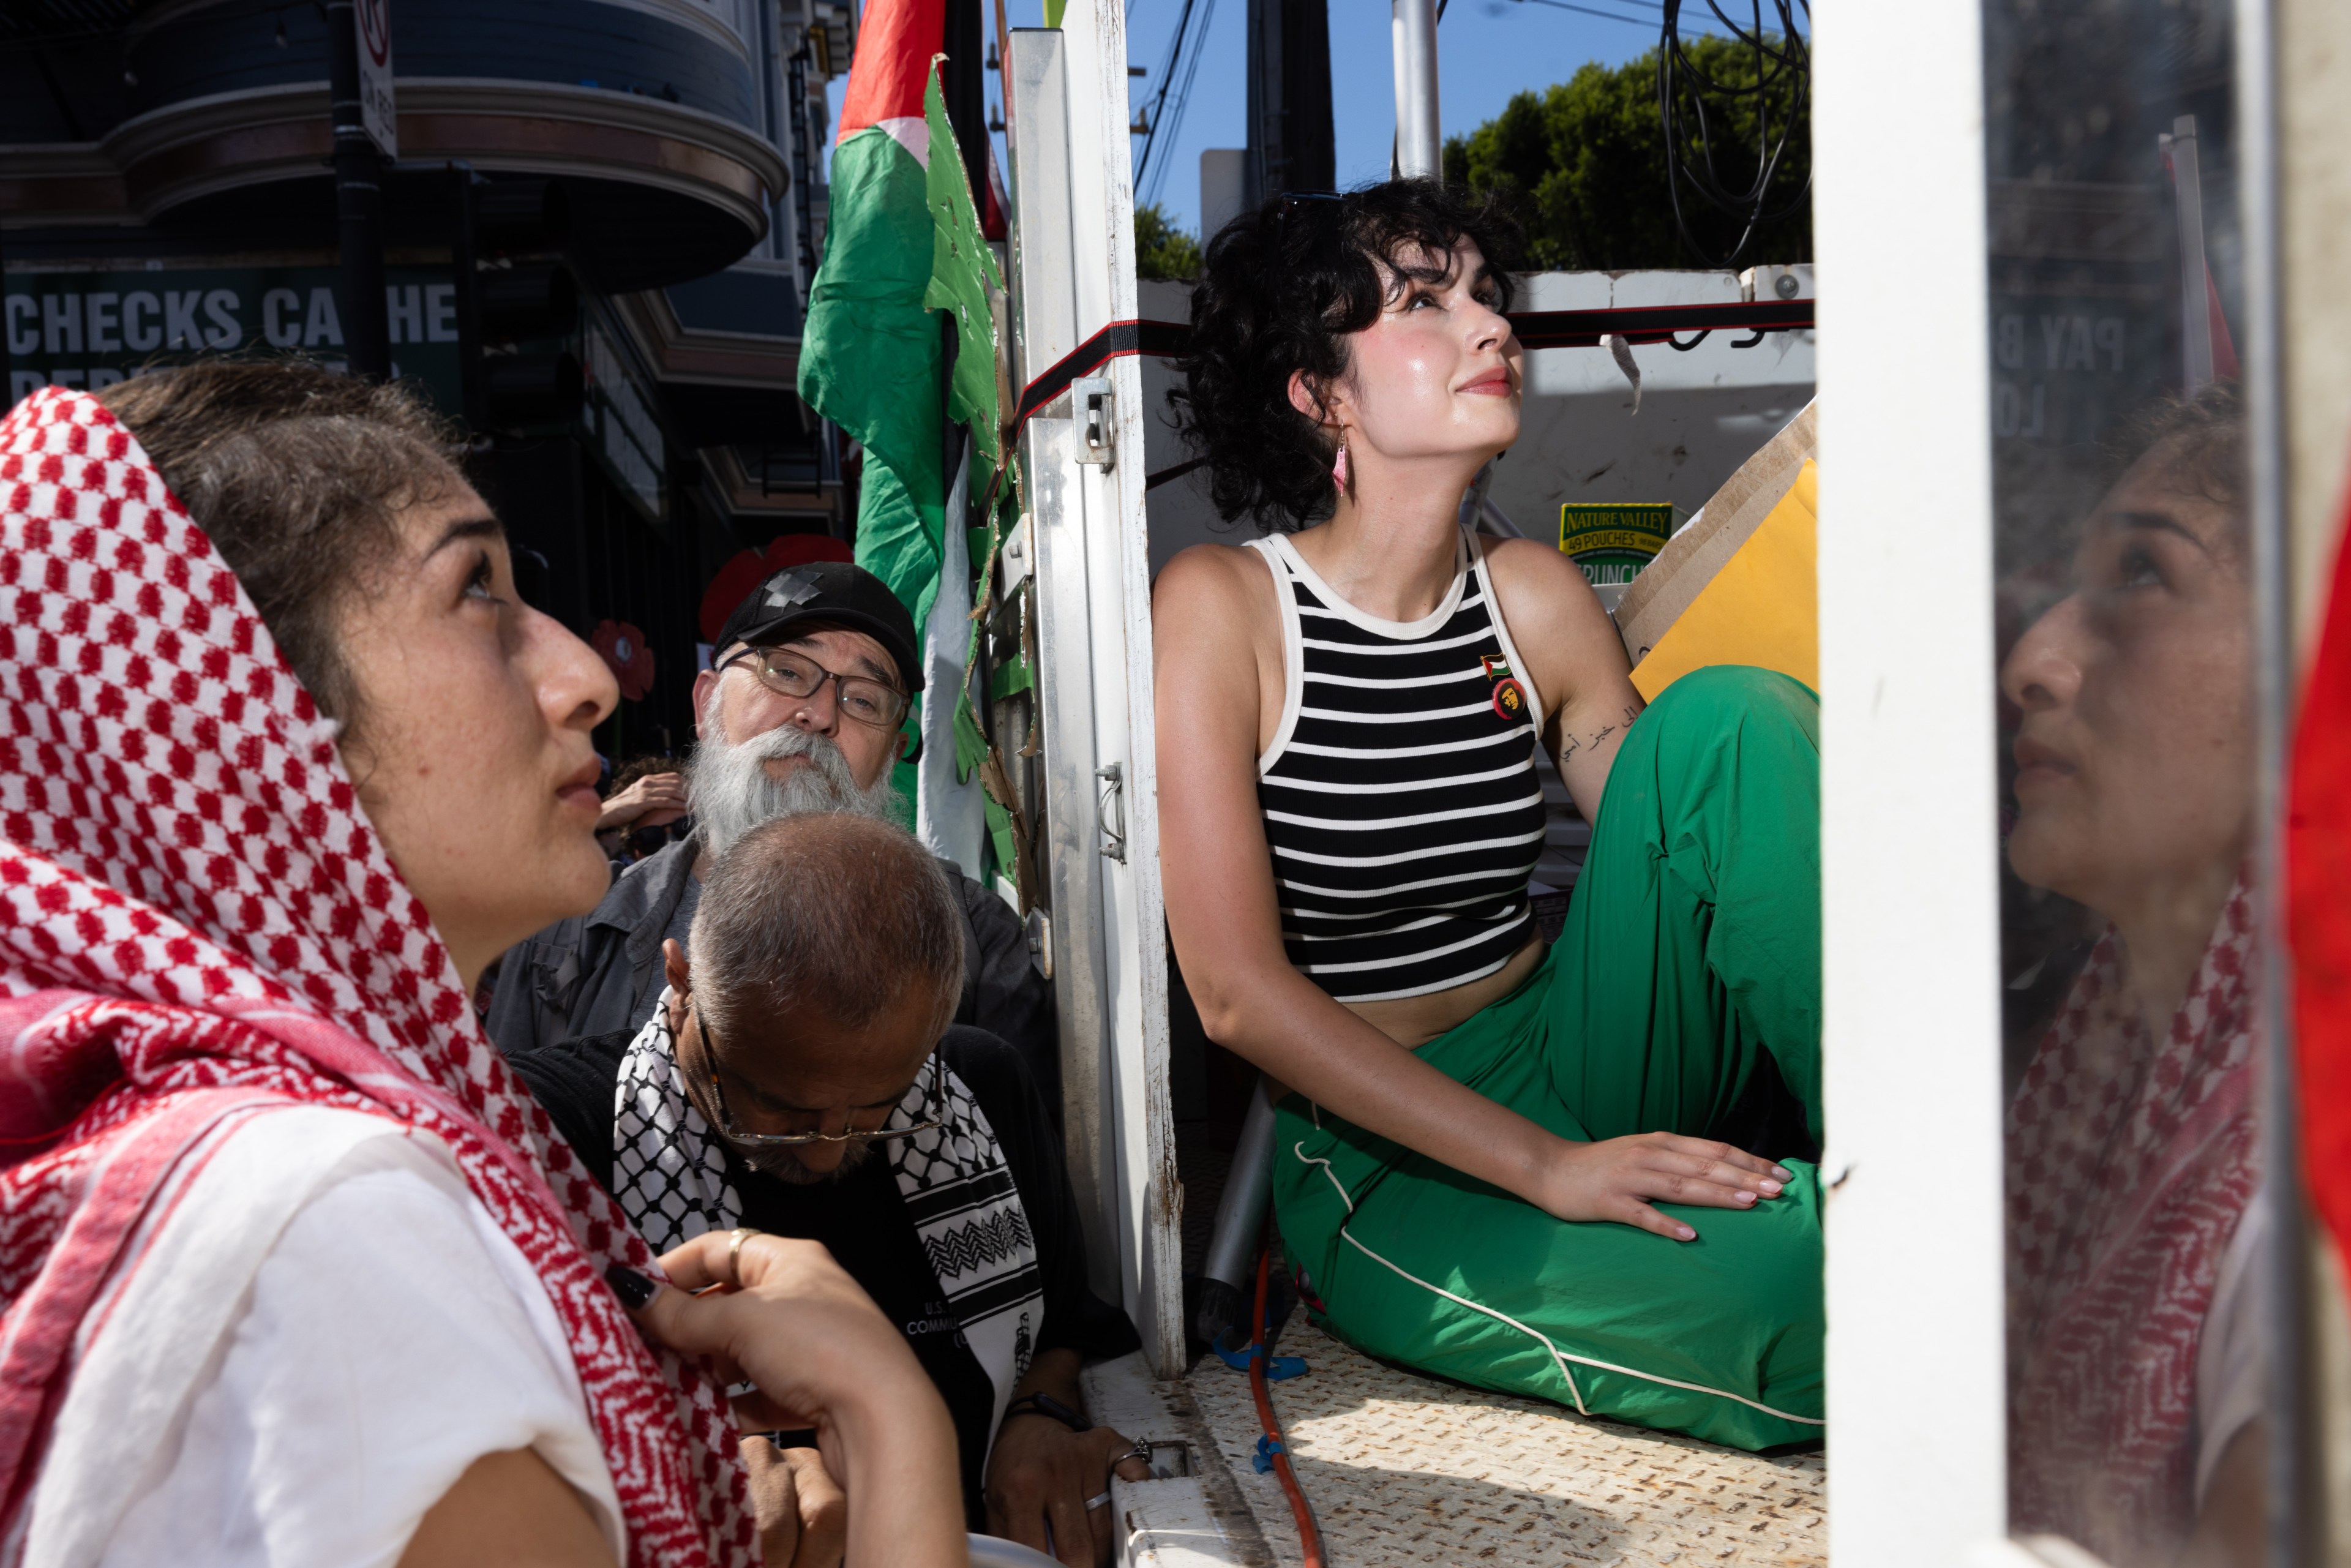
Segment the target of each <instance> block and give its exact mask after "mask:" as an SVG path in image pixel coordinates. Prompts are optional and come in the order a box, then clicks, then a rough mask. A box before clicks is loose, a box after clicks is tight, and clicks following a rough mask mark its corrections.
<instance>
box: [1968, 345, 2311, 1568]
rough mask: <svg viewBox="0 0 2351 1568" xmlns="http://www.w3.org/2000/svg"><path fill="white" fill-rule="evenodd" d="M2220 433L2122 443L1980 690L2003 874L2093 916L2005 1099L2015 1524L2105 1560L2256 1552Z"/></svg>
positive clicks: (2223, 421)
mask: <svg viewBox="0 0 2351 1568" xmlns="http://www.w3.org/2000/svg"><path fill="white" fill-rule="evenodd" d="M2238 417H2239V416H2238V411H2237V402H2236V399H2235V396H2234V394H2233V392H2232V391H2231V389H2230V388H2228V387H2227V386H2222V387H2219V388H2215V389H2213V390H2212V391H2210V392H2207V393H2206V394H2204V395H2203V396H2202V397H2200V398H2199V399H2198V400H2197V401H2196V402H2192V403H2187V404H2182V405H2178V406H2176V407H2171V408H2168V409H2166V410H2163V411H2160V412H2158V413H2157V414H2155V415H2153V416H2152V417H2151V418H2150V419H2149V420H2148V422H2147V423H2146V424H2145V425H2144V426H2143V427H2141V428H2140V430H2139V437H2140V439H2139V442H2138V443H2137V444H2138V445H2139V447H2140V452H2139V455H2138V456H2137V459H2136V460H2135V461H2134V462H2133V463H2132V464H2131V465H2130V466H2129V468H2127V469H2126V471H2125V472H2124V474H2123V475H2122V476H2121V478H2120V479H2119V480H2118V481H2116V484H2115V486H2114V487H2113V488H2112V489H2111V490H2109V491H2108V492H2107V494H2106V496H2105V498H2104V499H2103V500H2102V501H2101V502H2100V503H2099V505H2098V507H2097V509H2096V511H2095V514H2094V515H2093V516H2092V517H2091V518H2090V520H2089V522H2088V524H2087V526H2086V527H2085V530H2084V534H2083V539H2082V544H2081V547H2080V549H2079V552H2078V554H2077V556H2076V558H2075V562H2074V568H2075V577H2076V580H2075V584H2074V591H2073V592H2072V593H2071V594H2070V595H2069V596H2068V597H2066V598H2065V599H2064V601H2061V602H2059V603H2058V604H2057V605H2055V606H2054V607H2053V608H2052V609H2051V610H2050V611H2049V612H2048V613H2047V614H2045V615H2043V617H2042V618H2041V620H2040V621H2038V622H2035V623H2034V624H2033V626H2032V628H2031V629H2030V630H2029V631H2027V632H2025V633H2024V635H2023V636H2022V638H2021V639H2020V640H2019V641H2018V643H2017V644H2016V647H2015V648H2014V650H2013V651H2012V652H2011V653H2010V654H2009V656H2008V659H2007V661H2006V662H2005V664H2003V665H2002V668H2001V689H2002V691H2003V692H2004V693H2005V694H2006V695H2007V696H2008V698H2009V700H2010V701H2011V702H2012V703H2014V704H2015V705H2016V706H2017V707H2018V708H2019V709H2020V710H2021V711H2022V725H2021V726H2020V728H2019V730H2018V735H2017V740H2016V763H2017V779H2016V800H2017V807H2018V815H2017V821H2016V826H2015V830H2014V831H2013V832H2012V834H2011V837H2010V840H2009V856H2010V861H2011V864H2012V865H2013V866H2014V867H2015V869H2016V873H2017V874H2018V875H2019V876H2020V877H2022V879H2023V880H2024V881H2025V882H2027V883H2031V884H2032V885H2034V886H2036V887H2043V888H2049V889H2052V890H2053V891H2055V892H2057V893H2060V894H2064V896H2066V897H2068V898H2071V899H2074V900H2075V901H2077V902H2079V903H2081V904H2085V905H2087V906H2088V907H2089V908H2090V909H2091V910H2093V911H2095V913H2096V914H2097V915H2101V916H2103V917H2104V918H2105V921H2106V922H2108V925H2107V926H2106V930H2105V935H2104V936H2103V937H2102V938H2101V939H2100V940H2099V942H2098V943H2097V945H2096V947H2095V950H2094V951H2093V952H2092V954H2091V956H2090V959H2089V962H2088V965H2087V967H2085V969H2084V970H2083V971H2082V973H2081V975H2080V976H2079V977H2078V978H2077V979H2076V980H2075V982H2074V988H2073V991H2072V994H2071V995H2070V996H2069V997H2068V998H2067V999H2066V1001H2065V1004H2064V1008H2063V1009H2061V1011H2060V1012H2059V1014H2058V1017H2057V1020H2056V1022H2055V1023H2054V1024H2053V1026H2052V1027H2051V1029H2050V1030H2049V1033H2048V1035H2047V1037H2046V1038H2045V1039H2044V1040H2043V1041H2042V1042H2041V1045H2040V1047H2039V1049H2038V1050H2037V1051H2035V1052H2034V1053H2033V1055H2032V1059H2031V1061H2029V1062H2028V1063H2027V1065H2026V1067H2025V1070H2024V1075H2023V1079H2022V1082H2021V1083H2020V1084H2019V1085H2018V1088H2017V1091H2016V1094H2015V1097H2014V1099H2013V1100H2012V1101H2011V1104H2010V1107H2009V1114H2008V1242H2009V1264H2008V1286H2009V1372H2010V1378H2009V1385H2010V1386H2009V1488H2010V1490H2009V1506H2010V1523H2011V1528H2012V1529H2013V1530H2015V1531H2017V1532H2018V1533H2020V1534H2033V1533H2041V1532H2052V1533H2056V1534H2060V1535H2064V1536H2066V1537H2068V1538H2069V1539H2071V1540H2073V1541H2074V1542H2077V1543H2079V1544H2081V1545H2083V1546H2086V1547H2088V1548H2089V1549H2090V1550H2092V1551H2093V1552H2096V1553H2098V1554H2099V1555H2100V1556H2101V1557H2103V1558H2105V1560H2106V1561H2108V1562H2109V1563H2113V1564H2115V1565H2116V1568H2142V1565H2148V1568H2152V1565H2155V1564H2162V1565H2165V1568H2169V1565H2171V1564H2174V1563H2181V1562H2188V1563H2220V1562H2235V1561H2237V1560H2238V1558H2237V1556H2236V1555H2235V1552H2236V1550H2238V1549H2241V1548H2245V1547H2248V1546H2253V1545H2256V1544H2257V1543H2258V1542H2260V1541H2261V1539H2262V1530H2261V1519H2262V1501H2263V1499H2262V1469H2263V1443H2264V1441H2265V1431H2266V1428H2265V1426H2264V1423H2263V1421H2262V1357H2261V1354H2260V1345H2259V1338H2260V1336H2259V1329H2258V1321H2259V1318H2260V1315H2261V1314H2260V1312H2259V1310H2258V1305H2257V1301H2258V1295H2257V1289H2258V1281H2259V1277H2260V1272H2261V1270H2260V1267H2259V1263H2258V1249H2259V1247H2260V1245H2261V1242H2262V1224H2261V1211H2260V1209H2259V1208H2257V1207H2254V1205H2253V1198H2254V1196H2255V1193H2256V1191H2257V1189H2258V1187H2259V1186H2260V1171H2259V1167H2258V1166H2257V1164H2256V1152H2257V1136H2256V1134H2257V1131H2258V1126H2257V1122H2256V1117H2255V1114H2254V1097H2253V1092H2252V1091H2253V1072H2254V1061H2255V1056H2256V1041H2257V1040H2258V1038H2259V1037H2258V1019H2257V1018H2256V1015H2255V1009H2254V998H2255V995H2256V991H2257V959H2256V954H2255V952H2254V943H2253V932H2254V919H2253V910H2254V904H2253V901H2252V896H2251V894H2250V893H2249V891H2248V888H2247V884H2246V882H2245V873H2244V864H2245V857H2246V855H2247V854H2248V852H2250V848H2251V832H2252V821H2253V810H2252V806H2253V779H2252V759H2253V756H2254V747H2253V706H2252V673H2253V659H2252V604H2251V600H2250V595H2249V589H2248V583H2249V580H2250V579H2249V573H2248V563H2247V560H2246V549H2247V548H2248V545H2247V538H2246V532H2245V528H2244V524H2243V522H2242V506H2241V485H2242V478H2241V458H2240V452H2241V442H2240V437H2239V433H2238ZM2183 1551H2185V1552H2187V1553H2188V1554H2187V1555H2186V1556H2185V1557H2183V1555H2182V1553H2183Z"/></svg>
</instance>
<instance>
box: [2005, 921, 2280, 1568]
mask: <svg viewBox="0 0 2351 1568" xmlns="http://www.w3.org/2000/svg"><path fill="white" fill-rule="evenodd" d="M2255 967H2256V966H2255V956H2254V952H2253V908H2252V896H2251V894H2250V893H2249V892H2248V890H2247V887H2246V884H2245V883H2243V882H2242V881H2240V882H2239V883H2238V884H2237V886H2236V888H2235V890H2234V891H2233V892H2232V893H2231V894H2230V897H2229V902H2228V904H2227V905H2226V906H2225V907H2224V908H2223V909H2222V910H2221V913H2220V922H2219V924H2218V926H2217V927H2216V929H2215V930H2214V932H2213V936H2212V941H2211V944H2210V946H2209V947H2207V948H2206V950H2205V953H2204V957H2203V961H2202V963H2201V964H2200V965H2199V967H2198V968H2197V971H2196V977H2195V978H2194V980H2193V981H2192V982H2190V984H2189V989H2188V995H2187V998H2186V999H2185V1000H2184V1001H2182V1002H2181V1003H2180V1005H2179V1011H2178V1012H2177V1013H2175V1014H2174V1015H2173V1017H2172V1019H2171V1027H2170V1030H2169V1031H2168V1033H2167V1034H2166V1035H2165V1037H2164V1038H2163V1039H2162V1040H2159V1041H2158V1040H2150V1039H2149V1038H2148V1037H2147V1029H2146V1027H2145V1026H2144V1024H2143V1023H2142V1022H2141V1021H2140V1019H2139V1017H2138V1014H2137V1009H2135V1008H2133V1006H2132V1005H2131V1002H2130V999H2129V998H2128V996H2127V995H2126V992H2125V989H2124V987H2123V985H2122V954H2121V952H2120V950H2119V948H2118V946H2117V938H2116V935H2115V933H2114V932H2113V931H2111V930H2109V931H2108V932H2107V933H2106V935H2105V937H2104V938H2103V939H2102V940H2101V941H2100V942H2099V943H2098V945H2097V947H2096V949H2095V951H2094V952H2093V953H2092V954H2091V956H2090V962H2089V965H2088V967H2086V968H2085V969H2084V970H2083V971H2082V974H2081V977H2080V978H2079V979H2077V980H2076V981H2075V982H2074V989H2073V992H2072V994H2071V995H2070V996H2069V997H2068V998H2066V1002H2065V1006H2064V1009H2063V1010H2062V1011H2061V1012H2060V1013H2059V1014H2058V1016H2057V1021H2056V1022H2055V1023H2054V1024H2053V1025H2052V1026H2051V1028H2050V1030H2049V1034H2048V1036H2047V1038H2046V1039H2044V1040H2043V1041H2042V1044H2041V1047H2040V1049H2039V1050H2038V1051H2036V1052H2035V1053H2034V1055H2033V1058H2032V1062H2031V1063H2030V1065H2028V1066H2027V1068H2026V1069H2025V1073H2024V1080H2023V1082H2022V1083H2021V1084H2020V1085H2019V1086H2018V1089H2017V1092H2016V1097H2015V1099H2014V1100H2013V1101H2012V1102H2011V1104H2010V1107H2009V1115H2008V1291H2009V1312H2008V1320H2009V1334H2010V1340H2009V1367H2010V1375H2009V1461H2008V1462H2009V1517H2010V1521H2011V1527H2012V1528H2013V1529H2016V1530H2018V1531H2055V1532H2056V1533H2059V1534H2063V1535H2065V1536H2068V1537H2070V1538H2072V1539H2073V1540H2074V1541H2075V1542H2079V1543H2080V1544H2082V1545H2084V1546H2085V1547H2088V1548H2089V1549H2090V1550H2091V1551H2093V1552H2097V1553H2099V1554H2100V1555H2101V1556H2104V1557H2105V1558H2107V1559H2108V1560H2110V1561H2112V1562H2115V1563H2143V1562H2148V1561H2162V1562H2168V1561H2170V1556H2171V1554H2172V1553H2176V1552H2177V1551H2178V1550H2179V1546H2180V1544H2181V1543H2182V1542H2185V1541H2186V1539H2187V1537H2188V1533H2189V1529H2190V1528H2191V1526H2192V1525H2193V1523H2194V1521H2195V1511H2196V1485H2195V1482H2196V1444H2197V1430H2196V1364H2197V1352H2198V1348H2199V1344H2200V1343H2201V1339H2202V1333H2203V1328H2204V1322H2205V1318H2206V1314H2207V1313H2208V1312H2209V1311H2210V1307H2211V1304H2212V1296H2213V1291H2214V1287H2215V1285H2216V1283H2217V1281H2218V1279H2219V1275H2220V1262H2221V1259H2222V1256H2223V1254H2224V1253H2225V1252H2226V1251H2227V1249H2228V1246H2229V1242H2230V1239H2231V1237H2232V1236H2233V1235H2234V1234H2235V1233H2236V1229H2237V1227H2238V1224H2239V1222H2240V1221H2241V1220H2242V1219H2243V1218H2244V1216H2245V1212H2246V1209H2247V1207H2248V1206H2249V1205H2250V1204H2251V1203H2252V1199H2253V1196H2254V1193H2255V1191H2256V1189H2257V1188H2258V1187H2259V1186H2260V1185H2261V1173H2260V1167H2259V1164H2258V1157H2257V1156H2258V1140H2257V1131H2258V1129H2257V1124H2256V1119H2255V1110H2254V1106H2255V1097H2254V1093H2253V1074H2254V1071H2255V1068H2254V1062H2255V1045H2256V1041H2257V1040H2258V1029H2257V1020H2256V1017H2255V1008H2254V995H2255V986H2256V984H2257V977H2256V975H2255Z"/></svg>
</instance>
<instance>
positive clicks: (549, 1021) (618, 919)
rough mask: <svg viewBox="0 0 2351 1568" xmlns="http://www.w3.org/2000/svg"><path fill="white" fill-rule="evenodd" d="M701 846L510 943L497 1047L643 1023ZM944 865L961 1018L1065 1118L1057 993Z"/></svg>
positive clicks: (497, 998) (493, 1017)
mask: <svg viewBox="0 0 2351 1568" xmlns="http://www.w3.org/2000/svg"><path fill="white" fill-rule="evenodd" d="M698 847H699V840H698V839H689V840H685V841H680V842H677V843H674V844H670V845H667V846H665V847H664V848H663V849H661V850H660V851H658V852H655V853H653V854H652V855H649V856H647V857H646V858H645V859H643V860H641V861H639V862H637V863H636V864H634V865H632V866H631V867H629V869H628V870H626V871H624V872H622V873H621V875H620V876H619V877H618V878H617V879H615V880H614V882H613V883H612V887H611V892H609V893H607V894H605V895H604V902H602V903H601V904H598V905H597V906H596V907H595V908H594V909H593V910H592V911H590V913H589V914H587V915H573V916H571V917H570V918H569V919H568V920H559V921H557V922H556V923H555V924H554V925H550V926H549V927H548V928H547V929H546V930H544V931H542V932H540V933H539V934H538V936H533V937H531V938H530V939H529V940H528V941H526V942H524V943H522V944H521V945H520V946H516V947H512V948H509V949H507V955H506V956H505V957H504V958H502V959H500V960H499V962H498V973H497V979H496V983H495V985H494V987H493V988H492V991H491V995H490V1010H489V1013H488V1015H487V1017H486V1019H484V1022H485V1024H486V1026H487V1028H488V1030H489V1034H490V1039H491V1040H492V1041H493V1042H495V1043H496V1046H497V1047H498V1049H499V1050H500V1051H505V1052H506V1053H507V1055H509V1056H512V1055H514V1054H516V1053H517V1052H518V1051H535V1050H538V1049H541V1048H543V1047H547V1046H551V1045H556V1044H559V1043H561V1042H562V1041H565V1040H585V1039H588V1038H590V1037H591V1036H595V1035H603V1034H611V1033H613V1032H615V1031H616V1030H617V1031H622V1032H625V1033H628V1034H631V1035H633V1034H635V1033H636V1031H637V1030H640V1029H642V1028H643V1027H644V1022H645V1020H646V1019H649V1018H651V1017H653V1002H654V1000H655V999H656V998H659V997H660V995H661V988H662V983H663V982H662V958H661V945H662V936H663V934H664V932H666V931H667V930H668V929H669V924H670V920H671V918H672V917H673V916H674V915H676V914H677V906H678V902H679V901H680V900H681V899H683V898H684V896H685V886H686V883H687V882H688V880H690V878H691V876H692V874H693V869H694V857H695V854H696V852H698ZM939 865H940V867H941V869H943V870H944V871H946V873H947V883H948V885H949V886H951V887H952V888H954V889H955V893H956V903H957V904H961V905H962V907H963V917H964V945H963V959H964V965H963V997H962V999H961V1000H960V1001H959V1002H958V1003H957V1004H956V1015H955V1021H956V1022H957V1023H960V1024H969V1025H971V1026H972V1027H973V1028H975V1029H983V1030H987V1032H988V1033H990V1034H992V1035H994V1036H996V1037H997V1038H998V1040H1003V1041H1004V1042H1005V1043H1006V1044H1007V1045H1009V1046H1010V1047H1012V1049H1013V1050H1014V1051H1016V1052H1018V1053H1019V1057H1020V1061H1021V1063H1022V1065H1024V1066H1026V1067H1027V1068H1028V1069H1029V1076H1030V1077H1031V1078H1032V1079H1034V1080H1035V1081H1036V1083H1037V1086H1038V1088H1039V1089H1040V1091H1042V1092H1043V1094H1044V1097H1045V1103H1046V1104H1047V1105H1048V1106H1049V1107H1050V1108H1051V1109H1052V1111H1053V1112H1054V1113H1055V1114H1056V1118H1057V1119H1058V1114H1059V1112H1060V1110H1061V1048H1060V1045H1059V1043H1058V1042H1057V1040H1055V1037H1054V1030H1053V988H1052V987H1051V985H1050V984H1049V983H1048V982H1047V981H1046V979H1045V977H1043V976H1042V975H1040V974H1039V973H1038V972H1037V967H1036V966H1035V965H1034V964H1032V963H1030V962H1029V938H1028V934H1027V933H1026V932H1024V931H1023V930H1022V929H1021V928H1020V920H1019V916H1017V915H1014V914H1013V913H1012V911H1011V909H1010V908H1009V907H1008V906H1007V905H1006V904H1005V902H1004V901H1003V900H1002V899H1000V898H998V897H997V896H996V895H995V894H992V893H990V892H988V891H987V889H986V888H984V887H982V886H980V884H979V883H976V882H974V881H973V880H972V879H971V878H969V877H967V876H965V875H964V874H963V873H961V872H959V871H957V870H956V867H955V865H954V864H953V862H947V861H941V862H939Z"/></svg>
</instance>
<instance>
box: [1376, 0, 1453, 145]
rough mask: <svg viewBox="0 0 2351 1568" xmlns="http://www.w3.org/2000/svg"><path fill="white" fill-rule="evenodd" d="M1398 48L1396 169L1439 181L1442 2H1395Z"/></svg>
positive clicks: (1394, 37)
mask: <svg viewBox="0 0 2351 1568" xmlns="http://www.w3.org/2000/svg"><path fill="white" fill-rule="evenodd" d="M1391 4H1392V7H1393V9H1392V14H1391V17H1390V21H1389V30H1390V37H1391V38H1392V40H1393V42H1394V46H1395V95H1396V111H1395V122H1396V133H1395V162H1396V172H1397V173H1399V174H1402V175H1405V177H1407V178H1410V177H1413V176H1423V177H1426V178H1429V179H1435V178H1436V177H1437V175H1438V174H1439V173H1441V172H1443V166H1442V155H1441V152H1440V149H1441V146H1442V141H1441V139H1440V135H1439V132H1438V129H1437V124H1438V121H1437V0H1391Z"/></svg>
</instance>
